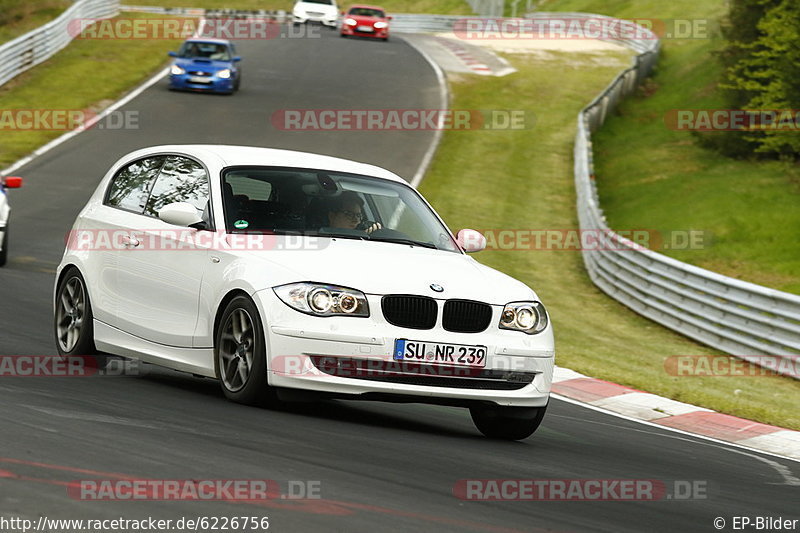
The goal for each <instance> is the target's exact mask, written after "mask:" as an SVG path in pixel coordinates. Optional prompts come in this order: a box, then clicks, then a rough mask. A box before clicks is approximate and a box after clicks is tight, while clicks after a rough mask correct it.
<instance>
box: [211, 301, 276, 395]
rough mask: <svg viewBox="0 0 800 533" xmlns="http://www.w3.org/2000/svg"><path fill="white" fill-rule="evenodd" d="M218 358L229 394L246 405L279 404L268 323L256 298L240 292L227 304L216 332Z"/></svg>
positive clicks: (221, 384) (222, 382) (220, 373)
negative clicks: (270, 370)
mask: <svg viewBox="0 0 800 533" xmlns="http://www.w3.org/2000/svg"><path fill="white" fill-rule="evenodd" d="M214 360H215V362H216V367H217V376H218V377H219V382H220V386H221V387H222V392H223V393H224V394H225V397H226V398H228V399H229V400H231V401H234V402H237V403H243V404H246V405H263V406H273V405H277V403H278V401H277V395H276V394H275V390H274V389H273V388H272V387H270V386H269V384H268V382H267V349H266V343H265V340H264V327H263V324H262V322H261V316H260V315H259V314H258V309H257V308H256V306H255V304H254V303H253V301H252V300H251V299H250V298H248V297H247V296H237V297H235V298H234V299H233V300H231V301H230V303H229V304H228V305H227V307H226V308H225V311H224V312H223V313H222V318H221V319H220V322H219V327H218V328H217V332H216V334H215V342H214Z"/></svg>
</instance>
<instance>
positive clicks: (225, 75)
mask: <svg viewBox="0 0 800 533" xmlns="http://www.w3.org/2000/svg"><path fill="white" fill-rule="evenodd" d="M217 77H218V78H220V79H222V80H227V79H228V78H230V77H231V69H229V68H224V69H222V70H220V71H219V72H217Z"/></svg>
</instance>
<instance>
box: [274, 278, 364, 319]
mask: <svg viewBox="0 0 800 533" xmlns="http://www.w3.org/2000/svg"><path fill="white" fill-rule="evenodd" d="M272 290H273V291H275V294H276V295H277V296H278V298H280V299H281V301H282V302H283V303H285V304H286V305H288V306H289V307H291V308H293V309H297V310H298V311H300V312H302V313H308V314H309V315H316V316H360V317H368V316H369V305H368V304H367V297H366V296H365V295H364V293H363V292H361V291H357V290H355V289H348V288H347V287H338V286H336V285H326V284H323V283H305V282H301V283H290V284H288V285H281V286H279V287H273V288H272Z"/></svg>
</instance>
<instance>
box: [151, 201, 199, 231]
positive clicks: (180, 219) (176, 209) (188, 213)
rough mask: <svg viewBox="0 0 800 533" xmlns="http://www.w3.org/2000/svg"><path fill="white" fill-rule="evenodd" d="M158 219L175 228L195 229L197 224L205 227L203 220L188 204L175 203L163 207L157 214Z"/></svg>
mask: <svg viewBox="0 0 800 533" xmlns="http://www.w3.org/2000/svg"><path fill="white" fill-rule="evenodd" d="M158 218H160V219H161V220H163V221H164V222H166V223H167V224H173V225H175V226H185V227H187V228H189V227H195V226H196V225H197V224H203V225H205V222H203V218H202V217H201V216H200V215H198V214H197V209H195V208H194V206H193V205H192V204H190V203H188V202H175V203H172V204H168V205H165V206H164V207H162V208H161V210H160V211H159V212H158Z"/></svg>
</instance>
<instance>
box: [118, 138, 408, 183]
mask: <svg viewBox="0 0 800 533" xmlns="http://www.w3.org/2000/svg"><path fill="white" fill-rule="evenodd" d="M164 152H167V153H170V152H172V153H180V154H186V155H188V156H190V157H195V158H196V159H200V160H208V159H209V158H216V159H217V160H218V162H219V163H220V164H221V165H222V166H224V167H232V166H269V167H296V168H313V169H320V170H330V171H333V172H349V173H353V174H364V175H367V176H375V177H378V178H384V179H388V180H392V181H397V182H400V183H406V184H407V182H406V181H405V180H404V179H402V178H401V177H400V176H398V175H396V174H394V173H393V172H390V171H388V170H386V169H384V168H381V167H377V166H375V165H368V164H366V163H358V162H356V161H350V160H348V159H342V158H339V157H331V156H327V155H320V154H312V153H310V152H297V151H294V150H280V149H277V148H260V147H256V146H234V145H223V144H169V145H161V146H151V147H149V148H145V149H142V150H137V151H136V152H134V153H133V154H131V156H133V157H132V158H139V157H146V156H147V155H149V154H153V153H164ZM126 159H127V158H126Z"/></svg>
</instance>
